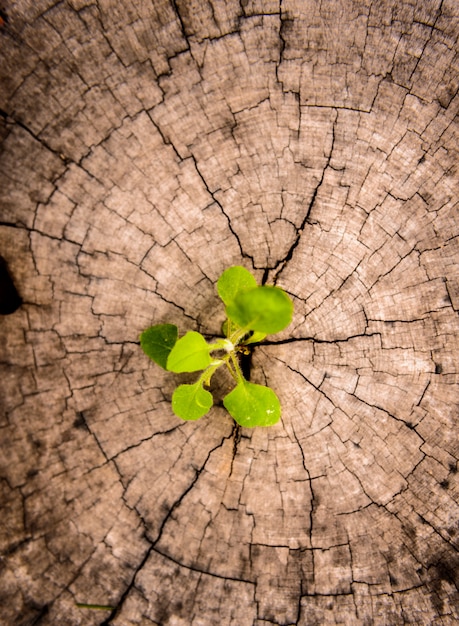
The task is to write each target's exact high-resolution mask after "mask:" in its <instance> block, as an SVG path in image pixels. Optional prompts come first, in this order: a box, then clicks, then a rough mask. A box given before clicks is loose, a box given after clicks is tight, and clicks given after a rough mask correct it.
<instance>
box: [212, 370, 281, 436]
mask: <svg viewBox="0 0 459 626" xmlns="http://www.w3.org/2000/svg"><path fill="white" fill-rule="evenodd" d="M223 404H224V406H225V408H226V410H227V411H228V412H229V413H230V414H231V415H232V416H233V418H234V419H235V420H236V422H237V423H238V424H240V425H241V426H245V427H248V428H253V427H255V426H272V425H273V424H275V423H276V422H278V421H279V418H280V411H281V410H280V403H279V399H278V397H277V396H276V394H275V393H274V391H273V390H272V389H270V388H269V387H263V385H256V384H255V383H250V382H248V381H247V380H244V379H242V380H240V381H239V382H238V384H237V385H236V387H235V388H234V389H233V391H231V392H230V393H229V394H228V395H227V396H225V398H224V399H223Z"/></svg>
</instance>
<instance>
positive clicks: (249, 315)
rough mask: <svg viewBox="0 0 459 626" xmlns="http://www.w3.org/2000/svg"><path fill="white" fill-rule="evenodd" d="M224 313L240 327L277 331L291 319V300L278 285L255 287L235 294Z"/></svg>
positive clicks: (261, 330) (269, 331)
mask: <svg viewBox="0 0 459 626" xmlns="http://www.w3.org/2000/svg"><path fill="white" fill-rule="evenodd" d="M226 314H227V316H228V317H229V318H230V319H231V320H233V321H234V322H236V324H238V325H239V326H240V327H241V328H247V329H250V330H256V331H259V332H262V333H266V334H270V333H278V332H279V331H280V330H282V329H283V328H285V327H286V326H288V325H289V324H290V322H291V321H292V314H293V302H292V301H291V300H290V298H289V297H288V295H287V294H286V293H285V291H283V290H282V289H279V288H278V287H267V286H263V287H257V288H256V289H251V290H250V291H245V292H243V293H240V294H239V295H238V296H236V298H235V300H234V301H233V302H230V303H229V304H228V305H227V307H226Z"/></svg>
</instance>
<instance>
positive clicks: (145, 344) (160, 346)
mask: <svg viewBox="0 0 459 626" xmlns="http://www.w3.org/2000/svg"><path fill="white" fill-rule="evenodd" d="M177 337H178V329H177V326H174V324H158V325H157V326H151V327H150V328H147V330H144V331H143V333H142V334H141V335H140V346H141V348H142V350H143V351H144V352H145V354H146V355H147V356H148V357H150V359H152V360H153V361H154V362H155V363H157V364H158V365H160V366H161V367H163V368H164V369H167V367H166V364H167V357H168V356H169V353H170V351H171V350H172V348H173V347H174V345H175V342H176V341H177Z"/></svg>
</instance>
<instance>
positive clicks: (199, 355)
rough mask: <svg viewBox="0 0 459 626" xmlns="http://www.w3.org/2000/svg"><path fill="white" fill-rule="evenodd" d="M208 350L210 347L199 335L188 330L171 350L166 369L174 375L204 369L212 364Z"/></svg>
mask: <svg viewBox="0 0 459 626" xmlns="http://www.w3.org/2000/svg"><path fill="white" fill-rule="evenodd" d="M209 350H211V346H209V344H208V343H207V342H206V340H205V339H204V337H203V336H202V335H201V333H197V332H196V331H194V330H190V331H188V332H187V333H186V335H184V336H183V337H182V338H181V339H179V340H178V341H177V343H176V344H175V346H174V347H173V348H172V350H171V353H170V354H169V356H168V359H167V369H168V370H169V371H170V372H175V373H176V374H180V373H182V372H196V371H197V370H203V369H206V367H208V366H209V365H210V364H211V362H212V359H211V357H210V354H209Z"/></svg>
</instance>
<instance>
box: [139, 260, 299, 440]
mask: <svg viewBox="0 0 459 626" xmlns="http://www.w3.org/2000/svg"><path fill="white" fill-rule="evenodd" d="M217 291H218V295H219V296H220V298H221V299H222V300H223V303H224V304H225V308H226V315H227V320H226V321H225V322H224V324H223V326H222V332H223V334H224V335H225V337H224V338H217V339H216V340H215V341H213V342H208V341H206V339H205V338H204V337H203V335H201V333H198V332H196V331H193V330H191V331H188V332H187V333H186V334H185V335H184V336H183V337H181V338H180V339H179V338H178V329H177V326H175V325H174V324H159V325H156V326H151V328H148V329H147V330H145V331H144V332H143V333H142V334H141V335H140V345H141V347H142V349H143V351H144V352H145V354H146V355H147V356H149V357H150V358H151V359H152V360H153V361H155V363H157V364H158V365H160V366H161V367H162V368H163V369H165V370H168V371H170V372H175V373H177V374H181V373H183V372H196V371H201V370H202V374H201V375H200V377H199V378H198V380H197V381H196V382H195V383H193V384H183V385H179V386H178V387H177V388H176V389H175V391H174V393H173V395H172V410H173V411H174V413H175V415H177V416H178V417H180V418H182V419H184V420H197V419H199V418H200V417H203V415H205V414H206V413H207V412H208V411H209V410H210V408H211V406H212V405H213V397H212V394H211V393H210V392H209V391H208V390H207V389H206V388H208V387H209V385H210V381H211V378H212V376H213V374H214V373H215V372H216V370H217V369H218V368H220V367H221V366H223V365H226V367H227V368H228V370H229V373H230V374H231V376H232V378H233V379H234V381H235V387H234V389H233V390H232V391H231V392H230V393H229V394H228V395H226V396H225V397H224V399H223V405H224V406H225V408H226V409H227V411H228V412H229V413H230V415H232V417H233V418H234V419H235V420H236V422H237V423H238V424H240V425H241V426H246V427H249V428H252V427H254V426H271V425H272V424H275V423H276V422H277V421H278V420H279V418H280V414H281V409H280V403H279V399H278V397H277V396H276V394H275V393H274V391H273V390H272V389H270V388H269V387H264V386H263V385H258V384H255V383H252V382H250V381H249V380H246V378H245V377H244V375H243V373H242V369H241V365H240V361H239V359H240V357H241V356H242V355H244V354H248V353H249V352H250V348H251V346H252V347H253V344H256V343H258V342H260V341H262V340H263V339H264V338H265V337H266V335H268V334H272V333H277V332H279V331H280V330H282V329H283V328H285V327H286V326H288V325H289V324H290V322H291V320H292V314H293V303H292V301H291V299H290V298H289V296H288V295H287V294H286V293H285V291H283V290H282V289H280V288H279V287H271V286H258V285H257V282H256V280H255V278H254V277H253V275H252V274H251V273H250V272H249V271H248V270H246V269H245V268H244V267H240V266H234V267H230V268H228V269H227V270H225V271H224V272H223V274H222V275H221V276H220V278H219V279H218V282H217Z"/></svg>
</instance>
